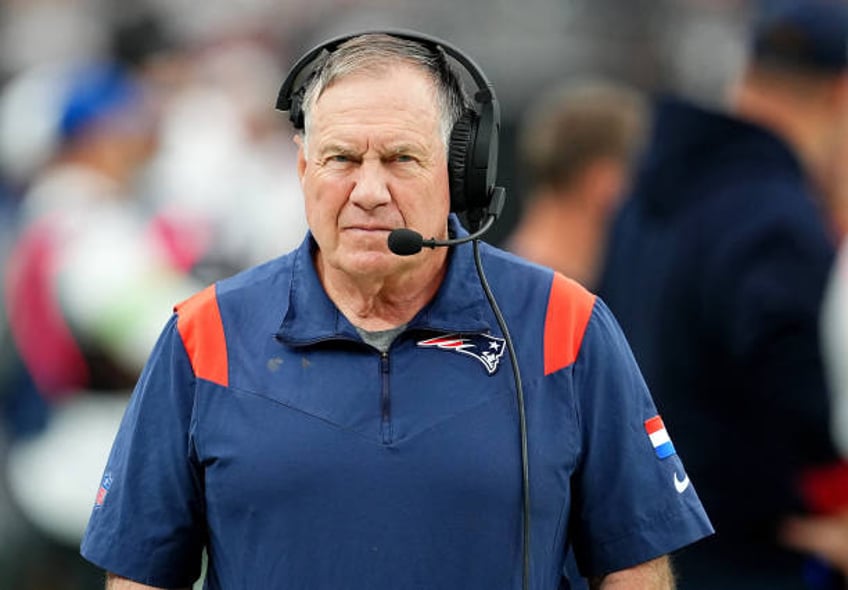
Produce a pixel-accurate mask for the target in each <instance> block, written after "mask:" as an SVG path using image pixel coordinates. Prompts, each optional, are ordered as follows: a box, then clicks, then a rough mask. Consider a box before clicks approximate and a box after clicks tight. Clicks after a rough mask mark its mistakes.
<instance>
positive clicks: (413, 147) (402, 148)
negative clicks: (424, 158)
mask: <svg viewBox="0 0 848 590" xmlns="http://www.w3.org/2000/svg"><path fill="white" fill-rule="evenodd" d="M424 152H426V149H425V148H424V146H422V145H420V144H417V143H397V144H393V145H389V146H387V148H386V150H385V151H384V154H385V155H389V156H394V155H397V154H423V153H424Z"/></svg>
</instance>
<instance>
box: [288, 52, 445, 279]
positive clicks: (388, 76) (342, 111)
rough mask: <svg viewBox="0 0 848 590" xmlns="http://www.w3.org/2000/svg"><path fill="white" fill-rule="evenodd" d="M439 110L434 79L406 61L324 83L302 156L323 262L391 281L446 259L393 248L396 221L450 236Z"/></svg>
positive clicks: (300, 169) (308, 208) (308, 207)
mask: <svg viewBox="0 0 848 590" xmlns="http://www.w3.org/2000/svg"><path fill="white" fill-rule="evenodd" d="M439 114H440V113H439V109H438V105H437V103H436V97H435V90H434V88H433V84H432V82H431V81H430V80H429V79H428V78H427V76H426V75H425V74H424V73H422V72H421V71H419V70H416V69H414V68H412V67H411V66H407V65H402V64H401V65H396V66H392V67H391V68H389V69H387V70H386V71H385V72H383V73H377V74H375V73H359V74H352V75H350V76H348V77H345V78H342V79H340V80H338V81H337V82H335V83H334V84H332V85H331V86H329V87H328V88H326V89H325V90H324V93H323V94H322V95H321V96H320V98H319V99H318V100H317V101H316V103H315V105H314V106H313V108H312V111H311V113H310V119H309V129H308V138H307V145H306V146H303V145H301V147H300V150H299V154H298V174H299V176H300V181H301V185H302V186H303V193H304V197H305V200H306V217H307V221H308V223H309V227H310V229H311V230H312V234H313V236H314V237H315V240H316V241H317V242H318V246H319V264H320V267H321V268H324V269H326V267H327V266H329V267H331V268H332V269H333V270H335V271H341V272H342V273H345V274H347V275H349V276H352V277H375V278H386V277H390V276H392V275H393V274H397V273H400V272H402V271H404V270H406V269H411V268H415V267H416V266H419V265H424V264H428V263H429V264H434V263H437V261H438V260H441V258H438V257H434V256H430V255H428V254H427V253H424V254H419V255H417V256H410V257H401V256H397V255H395V254H392V253H391V252H390V251H389V249H388V247H387V239H388V235H389V232H390V231H391V230H393V229H396V228H400V227H408V228H410V229H414V230H415V231H418V232H420V233H421V234H423V235H424V237H425V238H426V237H431V236H435V237H437V238H444V237H446V233H447V229H446V226H447V223H446V220H447V217H448V213H449V209H450V197H449V188H448V173H447V159H446V153H445V145H444V142H443V140H442V136H441V131H440V119H439ZM430 254H432V253H430Z"/></svg>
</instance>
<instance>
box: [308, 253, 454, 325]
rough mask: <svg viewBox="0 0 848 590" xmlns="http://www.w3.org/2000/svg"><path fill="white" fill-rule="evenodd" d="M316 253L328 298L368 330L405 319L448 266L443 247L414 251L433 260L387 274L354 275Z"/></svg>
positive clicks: (435, 288) (437, 283) (424, 301)
mask: <svg viewBox="0 0 848 590" xmlns="http://www.w3.org/2000/svg"><path fill="white" fill-rule="evenodd" d="M315 256H316V259H315V266H316V268H317V269H318V276H319V277H320V280H321V283H322V284H323V286H324V290H325V291H326V292H327V295H328V296H329V298H330V300H332V301H333V303H335V304H336V307H338V308H339V310H340V311H341V312H342V313H343V314H344V316H345V317H346V318H347V319H348V320H349V321H350V323H352V324H353V325H354V326H356V327H358V328H361V329H363V330H369V331H377V330H388V329H391V328H395V327H397V326H400V325H403V324H406V323H408V322H409V321H410V320H411V319H412V318H413V317H415V315H416V314H417V313H418V312H419V311H421V309H422V308H423V307H424V306H425V305H427V303H429V302H430V300H431V299H432V298H433V297H434V296H435V294H436V292H437V291H438V289H439V286H440V285H441V283H442V280H443V279H444V276H445V272H446V270H447V263H446V261H447V253H446V252H445V251H444V250H443V249H438V250H435V251H432V252H424V253H421V254H418V255H417V256H432V257H433V264H422V265H421V266H419V267H416V268H415V269H413V270H410V271H408V272H406V273H404V274H402V275H399V276H388V277H375V276H363V277H353V276H351V275H349V274H347V273H344V272H342V271H340V270H339V269H336V268H333V267H331V266H330V265H328V264H326V263H325V262H324V261H323V260H322V258H321V256H320V251H319V252H317V253H316V255H315ZM439 261H441V263H440V264H439V263H438V262H439Z"/></svg>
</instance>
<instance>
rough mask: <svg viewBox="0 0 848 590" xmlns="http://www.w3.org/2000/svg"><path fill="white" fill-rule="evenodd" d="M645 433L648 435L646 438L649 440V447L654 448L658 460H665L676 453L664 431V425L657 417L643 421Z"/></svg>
mask: <svg viewBox="0 0 848 590" xmlns="http://www.w3.org/2000/svg"><path fill="white" fill-rule="evenodd" d="M645 432H647V433H648V438H650V439H651V445H652V446H653V447H654V452H655V453H656V454H657V457H658V458H660V459H666V458H668V457H671V456H672V455H674V454H675V453H676V451H675V450H674V445H673V444H672V443H671V439H670V438H669V436H668V432H667V431H666V429H665V424H663V421H662V418H660V417H659V415H657V416H654V417H653V418H650V419H648V420H645Z"/></svg>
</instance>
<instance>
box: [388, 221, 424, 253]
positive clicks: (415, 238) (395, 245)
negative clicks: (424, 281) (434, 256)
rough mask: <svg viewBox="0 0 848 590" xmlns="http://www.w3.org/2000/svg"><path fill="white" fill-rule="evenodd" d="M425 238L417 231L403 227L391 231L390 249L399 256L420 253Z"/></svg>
mask: <svg viewBox="0 0 848 590" xmlns="http://www.w3.org/2000/svg"><path fill="white" fill-rule="evenodd" d="M423 244H424V238H423V237H422V236H421V234H419V233H418V232H417V231H413V230H411V229H408V228H405V227H402V228H400V229H394V230H392V231H391V232H390V233H389V250H391V251H392V252H394V253H395V254H397V255H398V256H411V255H412V254H418V253H419V252H421V248H423Z"/></svg>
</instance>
